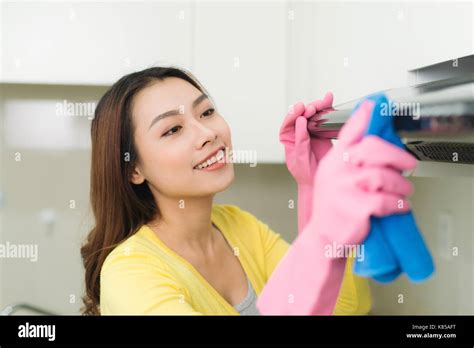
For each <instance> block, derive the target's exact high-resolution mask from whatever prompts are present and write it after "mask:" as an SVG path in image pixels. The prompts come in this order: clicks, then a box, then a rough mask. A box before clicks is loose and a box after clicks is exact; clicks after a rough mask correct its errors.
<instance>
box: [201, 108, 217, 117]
mask: <svg viewBox="0 0 474 348" xmlns="http://www.w3.org/2000/svg"><path fill="white" fill-rule="evenodd" d="M214 111H215V110H214V109H212V108H211V109H207V110H206V111H205V112H204V113H203V116H206V117H207V116H211V115H212V114H213V113H214Z"/></svg>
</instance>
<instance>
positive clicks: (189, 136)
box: [81, 67, 407, 315]
mask: <svg viewBox="0 0 474 348" xmlns="http://www.w3.org/2000/svg"><path fill="white" fill-rule="evenodd" d="M299 108H300V109H301V106H299ZM308 109H310V110H309V111H305V110H304V108H303V110H300V111H298V112H300V115H299V116H301V115H303V114H304V113H305V112H306V114H305V117H307V116H308V115H309V114H310V113H311V112H313V113H314V111H315V110H314V108H313V109H311V108H310V107H308ZM297 116H298V115H297ZM289 122H290V123H294V122H296V118H295V114H294V112H293V113H290V115H289V116H288V117H287V119H286V121H285V124H286V127H284V128H285V131H286V133H288V127H287V126H288V123H289ZM293 125H294V124H293ZM290 128H291V127H290ZM293 128H295V127H293ZM282 129H283V128H282ZM91 136H92V168H91V204H92V209H93V213H94V216H95V223H96V225H95V227H94V228H93V229H92V231H91V232H90V234H89V236H88V238H87V242H86V244H85V245H84V246H83V247H82V249H81V253H82V257H83V260H84V266H85V270H86V275H85V279H86V296H85V297H84V303H85V308H84V314H105V315H106V314H215V315H219V314H223V315H238V314H258V310H257V308H256V305H255V303H256V299H257V297H258V296H259V294H260V293H261V292H262V290H263V288H264V287H265V285H266V283H267V282H268V280H269V279H270V276H271V275H272V273H273V272H274V270H275V268H276V266H277V265H278V264H279V263H280V261H281V260H282V259H283V256H284V255H287V254H289V253H287V252H288V250H291V247H290V245H289V244H288V243H287V242H285V241H284V240H283V239H282V238H281V237H280V235H279V234H277V233H275V232H273V231H272V230H271V229H270V228H269V227H268V226H267V225H266V224H264V223H262V222H261V221H259V220H258V219H257V218H256V217H254V216H253V215H252V214H250V213H248V212H246V211H244V210H242V209H240V208H238V207H236V206H233V205H215V204H213V198H214V195H215V194H216V193H217V192H220V191H223V190H225V189H226V188H227V187H229V185H230V184H231V183H232V181H233V179H234V170H233V165H232V163H225V162H226V161H224V160H223V158H224V159H225V158H228V157H229V154H230V152H231V150H232V142H231V134H230V130H229V128H228V125H227V123H226V122H225V120H224V118H223V117H222V116H221V115H220V114H219V113H218V111H217V110H216V109H215V106H214V104H213V102H212V100H211V98H210V96H209V94H208V93H207V92H206V90H205V89H204V88H203V87H202V85H201V84H200V83H199V82H198V81H197V80H196V79H195V78H194V77H193V76H192V75H191V74H190V73H188V72H185V71H183V70H181V69H176V68H159V67H156V68H150V69H146V70H143V71H140V72H136V73H132V74H130V75H127V76H124V77H123V78H121V79H120V80H119V81H118V82H116V83H115V84H114V85H113V86H112V87H111V88H110V89H109V90H108V91H107V92H106V94H105V95H104V96H103V97H102V98H101V100H100V102H99V103H98V105H97V108H96V111H95V118H94V120H93V123H92V130H91ZM287 149H288V146H287ZM288 156H289V153H288V151H287V161H289V158H288ZM313 169H314V168H313ZM297 180H298V178H297ZM405 193H407V192H405ZM313 202H314V201H313ZM389 211H390V212H393V209H392V210H389ZM387 212H388V210H387V209H386V211H384V213H387ZM299 222H301V220H299ZM313 224H314V223H313ZM300 232H301V226H300ZM293 254H294V253H293ZM287 259H289V258H288V257H287ZM282 264H283V262H282ZM304 266H305V265H304V264H300V265H299V267H304ZM282 268H283V267H282ZM317 271H318V270H317V269H315V270H314V272H315V273H316V272H317ZM339 272H340V271H339ZM274 278H275V279H277V277H274ZM339 285H340V284H338V285H337V286H336V287H333V288H334V290H332V291H333V292H334V291H335V292H336V297H337V303H336V305H335V308H334V313H335V314H366V313H367V312H368V311H369V309H370V294H369V290H368V286H367V281H366V280H365V279H361V278H357V277H356V276H354V275H353V274H352V272H351V262H347V265H346V267H345V275H344V280H343V281H342V285H341V290H340V291H339ZM274 287H278V285H274ZM267 293H268V291H267ZM331 308H332V307H331Z"/></svg>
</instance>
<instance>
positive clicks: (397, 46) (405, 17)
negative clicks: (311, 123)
mask: <svg viewBox="0 0 474 348" xmlns="http://www.w3.org/2000/svg"><path fill="white" fill-rule="evenodd" d="M294 6H295V8H297V11H299V12H300V13H301V12H302V13H304V18H303V21H304V23H305V24H304V27H306V29H307V30H306V31H304V30H298V31H295V32H294V33H293V35H291V36H290V40H299V41H300V42H302V43H304V44H305V45H306V47H311V48H312V51H311V52H310V53H307V54H308V55H310V56H311V63H310V64H311V66H309V65H308V71H311V75H312V76H311V80H312V84H311V86H310V89H311V94H312V95H313V97H312V98H311V99H314V98H319V97H322V96H323V94H324V93H325V92H326V91H327V90H331V91H333V92H334V95H335V102H336V103H340V102H345V101H348V100H351V99H354V98H357V97H360V96H363V95H365V94H368V93H371V92H374V91H377V90H382V89H388V88H392V87H401V86H406V85H408V84H409V78H408V71H409V70H413V69H416V68H420V67H423V66H427V65H431V64H435V63H439V62H442V61H446V60H449V59H455V58H459V57H463V56H466V55H469V54H473V53H474V49H473V35H474V34H473V25H474V24H473V23H474V22H473V2H447V1H446V2H444V1H427V2H373V1H370V2H321V1H317V2H310V3H301V2H296V3H295V5H294ZM308 13H311V15H309V14H308ZM300 46H301V45H300ZM301 47H303V46H301ZM307 61H308V60H307V59H306V62H307ZM306 64H307V63H306ZM290 76H291V67H290Z"/></svg>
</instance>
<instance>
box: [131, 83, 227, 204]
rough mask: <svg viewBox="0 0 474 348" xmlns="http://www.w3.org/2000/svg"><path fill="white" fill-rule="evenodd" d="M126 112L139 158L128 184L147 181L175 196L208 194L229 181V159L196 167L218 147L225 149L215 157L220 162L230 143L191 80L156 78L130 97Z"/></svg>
mask: <svg viewBox="0 0 474 348" xmlns="http://www.w3.org/2000/svg"><path fill="white" fill-rule="evenodd" d="M132 115H133V116H132V117H133V124H134V129H135V130H134V142H135V146H136V148H137V151H138V154H139V158H140V161H139V163H138V164H137V166H136V167H135V170H134V173H133V174H132V177H131V181H132V182H133V183H134V184H141V183H143V182H144V180H147V181H148V183H149V185H150V189H151V190H152V192H154V193H155V192H159V193H161V194H162V195H165V196H167V197H175V198H178V199H181V198H185V197H197V196H206V195H212V194H215V193H217V192H220V191H223V190H224V189H226V188H227V187H228V186H229V185H230V184H231V183H232V181H233V179H234V168H233V164H232V163H225V164H222V163H218V164H217V165H214V166H209V167H207V168H205V169H202V168H201V169H199V168H197V165H199V164H201V163H202V162H203V161H204V160H205V159H207V158H208V157H209V156H210V155H212V156H216V152H217V151H218V150H219V149H224V151H225V153H224V159H223V160H220V161H219V162H225V159H226V158H227V153H228V152H229V153H231V149H232V143H231V136H230V130H229V127H228V125H227V123H226V122H225V120H224V119H223V118H222V116H221V115H220V114H219V113H218V112H217V111H216V110H215V109H214V106H213V104H212V102H211V100H209V99H208V98H207V97H206V96H204V95H203V93H202V92H201V91H199V90H198V89H197V88H196V87H194V86H193V85H192V84H190V83H189V82H187V81H185V80H183V79H180V78H175V77H170V78H166V79H165V80H163V81H157V82H156V83H154V84H152V85H150V86H148V87H147V88H145V89H143V90H141V91H140V92H139V93H138V94H137V95H136V96H135V98H134V100H133V106H132ZM218 155H222V153H219V154H218ZM212 156H211V158H212ZM216 157H218V156H216Z"/></svg>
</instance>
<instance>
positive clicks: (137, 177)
mask: <svg viewBox="0 0 474 348" xmlns="http://www.w3.org/2000/svg"><path fill="white" fill-rule="evenodd" d="M130 181H131V182H132V183H133V184H135V185H140V184H143V183H144V182H145V177H144V176H143V174H142V173H141V171H140V168H139V167H138V166H135V167H134V168H133V170H132V172H131V174H130Z"/></svg>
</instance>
